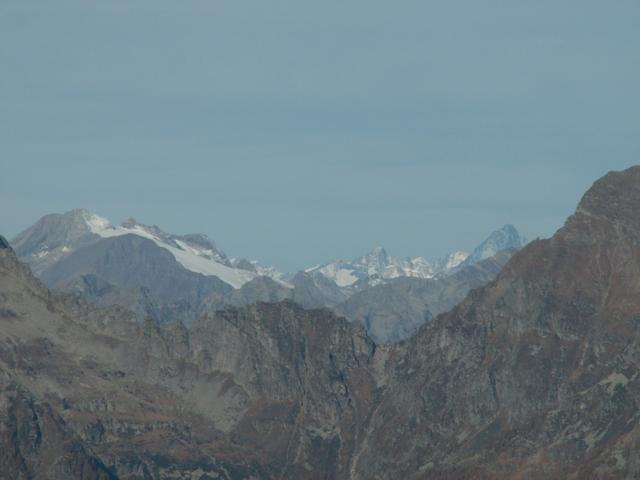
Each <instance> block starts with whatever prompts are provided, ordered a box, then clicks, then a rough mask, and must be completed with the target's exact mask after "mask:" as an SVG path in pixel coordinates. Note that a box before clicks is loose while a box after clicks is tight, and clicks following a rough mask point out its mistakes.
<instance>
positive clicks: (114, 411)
mask: <svg viewBox="0 0 640 480" xmlns="http://www.w3.org/2000/svg"><path fill="white" fill-rule="evenodd" d="M639 211H640V167H635V168H632V169H629V170H627V171H625V172H619V173H611V174H609V175H607V176H606V177H604V178H603V179H601V180H599V181H598V182H596V183H595V184H594V186H593V188H592V189H591V190H590V191H589V192H587V194H586V195H585V197H584V198H583V200H582V201H581V203H580V205H579V207H578V209H577V211H576V213H575V214H574V215H573V216H572V217H570V218H569V219H568V220H567V222H566V224H565V226H564V227H563V228H561V229H560V230H559V231H558V232H557V233H556V235H554V236H553V238H551V239H549V240H538V241H534V242H532V243H531V244H529V245H528V246H527V247H525V248H524V249H523V250H521V251H520V252H518V253H516V254H515V255H514V256H513V257H512V258H511V260H509V262H508V263H507V264H506V266H505V267H504V268H503V269H502V271H501V272H500V274H499V275H498V277H497V278H496V280H495V281H493V282H491V283H490V284H488V285H487V286H485V287H482V288H479V289H476V290H472V291H471V293H470V294H469V295H468V296H467V298H466V299H465V300H464V301H463V302H462V303H461V304H460V305H458V306H457V307H455V308H454V309H453V310H451V311H449V312H448V313H444V314H442V315H440V316H438V317H436V318H435V319H433V321H431V322H429V323H427V324H426V325H424V326H423V327H421V328H420V330H419V331H418V332H417V333H416V334H414V335H413V336H412V337H411V338H409V339H408V340H406V341H404V342H401V343H399V344H397V345H395V346H393V347H381V346H379V345H376V344H375V343H374V342H373V341H372V340H371V339H370V338H369V337H368V336H367V335H366V333H365V331H364V329H363V327H362V326H360V325H358V324H357V323H349V322H348V321H346V320H345V319H343V318H339V317H336V316H335V315H334V314H332V313H331V312H330V311H328V310H324V309H318V310H304V309H302V308H301V307H299V306H297V305H296V304H294V303H292V302H290V301H284V302H280V303H275V304H267V303H258V304H255V305H251V306H246V307H242V308H228V309H226V310H223V311H220V312H217V313H215V314H212V315H209V316H206V317H203V318H200V319H199V320H197V321H195V322H194V323H193V324H192V325H190V326H189V327H188V328H187V327H185V326H184V325H183V324H181V323H170V324H166V325H162V324H160V323H158V322H156V321H153V320H146V321H140V320H139V319H138V318H137V317H136V316H135V315H134V314H132V313H131V312H129V311H126V310H123V309H121V308H115V307H111V308H105V309H99V308H96V307H95V306H92V305H90V304H89V303H87V302H86V301H85V300H84V299H83V298H81V297H78V296H73V295H65V294H56V293H51V292H49V291H48V290H47V289H46V288H45V287H44V285H43V284H42V283H40V282H39V281H38V280H37V279H35V278H34V277H33V276H32V274H31V272H30V270H29V269H28V268H27V267H25V266H24V265H23V264H21V263H20V262H18V260H17V259H16V256H15V254H14V253H13V251H12V250H11V249H10V248H0V441H1V445H0V446H1V447H2V448H0V455H1V456H0V460H1V465H2V467H3V468H2V470H1V471H2V474H3V475H5V477H4V478H25V479H26V478H43V479H45V478H46V479H54V480H58V479H62V478H87V479H88V478H91V479H93V478H100V479H102V478H121V479H145V480H146V479H153V480H160V479H198V480H204V479H211V478H215V479H320V478H322V479H345V480H346V479H350V480H356V479H362V480H365V479H366V480H369V479H385V480H386V479H396V478H397V479H409V480H411V479H469V478H473V479H505V480H506V479H614V478H615V479H635V478H640V456H639V455H638V452H639V451H640V408H639V407H640V405H639V404H638V402H640V400H639V399H640V374H639V366H640V216H639V215H638V214H637V212H639ZM65 475H66V476H65Z"/></svg>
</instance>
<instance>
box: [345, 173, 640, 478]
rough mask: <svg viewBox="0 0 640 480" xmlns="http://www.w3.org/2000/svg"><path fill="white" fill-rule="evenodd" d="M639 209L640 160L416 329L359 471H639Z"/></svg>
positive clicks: (479, 474) (490, 474) (417, 474)
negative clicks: (485, 282)
mask: <svg viewBox="0 0 640 480" xmlns="http://www.w3.org/2000/svg"><path fill="white" fill-rule="evenodd" d="M639 211H640V168H638V167H635V168H632V169H629V170H627V171H625V172H620V173H610V174H608V175H607V176H606V177H604V178H603V179H601V180H599V181H598V182H596V183H595V184H594V186H593V187H592V189H591V190H590V191H589V192H587V194H586V195H585V196H584V198H583V199H582V201H581V202H580V205H579V207H578V209H577V211H576V213H575V215H573V216H572V217H570V218H569V219H568V221H567V222H566V224H565V226H564V227H563V228H562V229H560V230H559V231H558V232H557V233H556V235H554V236H553V238H551V239H549V240H540V241H535V242H533V243H531V244H530V245H528V246H527V247H525V248H524V249H523V250H522V251H521V252H519V253H518V254H516V255H515V256H514V257H513V258H512V260H511V261H510V262H509V263H508V264H507V266H506V267H505V268H504V269H503V271H502V272H501V274H500V275H499V276H498V279H497V281H496V282H494V283H492V284H491V285H489V286H487V287H484V288H482V289H479V290H477V291H474V292H472V294H471V295H470V296H469V297H468V298H467V299H466V301H465V302H463V303H462V304H461V305H459V306H458V307H457V308H455V309H453V310H452V311H451V312H449V313H447V314H444V315H442V316H441V317H439V318H438V319H437V320H436V321H435V322H433V323H432V324H431V325H428V326H426V327H425V328H423V329H422V330H421V331H420V332H419V333H418V334H417V335H416V336H414V337H413V338H412V339H411V340H410V341H409V342H408V345H407V348H406V351H405V352H403V353H402V354H401V356H400V358H399V360H398V362H397V363H396V364H395V366H394V368H393V375H392V380H391V383H390V384H389V387H388V389H387V392H386V395H385V398H384V399H383V401H382V403H381V404H380V405H379V406H378V407H377V408H376V412H375V415H374V420H373V422H372V427H371V430H370V431H369V433H368V435H367V440H366V441H365V442H364V444H363V446H362V452H361V454H360V455H359V457H358V461H357V465H356V468H355V470H354V471H355V472H357V474H356V475H355V478H367V479H369V478H447V479H449V478H558V479H559V478H576V479H583V478H629V479H630V478H639V477H640V456H639V455H638V452H639V451H640V409H639V408H638V407H639V405H638V401H639V400H638V399H639V398H640V378H639V375H638V373H639V365H640V216H639V215H638V212H639ZM380 472H384V473H380Z"/></svg>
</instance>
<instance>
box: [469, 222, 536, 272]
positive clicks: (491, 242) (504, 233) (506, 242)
mask: <svg viewBox="0 0 640 480" xmlns="http://www.w3.org/2000/svg"><path fill="white" fill-rule="evenodd" d="M526 243H527V241H526V239H525V238H524V237H523V236H522V235H520V233H519V232H518V230H516V228H515V227H514V226H513V225H504V226H503V227H502V228H500V229H498V230H496V231H494V232H492V233H491V235H489V237H488V238H487V239H486V240H485V241H483V242H482V243H481V244H480V245H478V246H477V247H476V249H475V250H474V251H473V252H472V253H471V255H469V257H468V258H467V259H466V260H465V261H464V263H463V264H462V265H464V266H466V265H473V264H474V263H477V262H479V261H480V260H484V259H485V258H489V257H493V256H494V255H495V254H496V253H498V252H500V251H502V250H509V249H513V248H521V247H523V246H524V245H525V244H526Z"/></svg>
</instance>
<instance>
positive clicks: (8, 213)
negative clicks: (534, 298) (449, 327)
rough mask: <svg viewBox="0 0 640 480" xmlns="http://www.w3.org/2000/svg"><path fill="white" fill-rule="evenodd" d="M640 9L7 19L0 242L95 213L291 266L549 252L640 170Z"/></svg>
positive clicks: (0, 100) (399, 6)
mask: <svg viewBox="0 0 640 480" xmlns="http://www.w3.org/2000/svg"><path fill="white" fill-rule="evenodd" d="M639 89H640V2H638V0H629V1H624V0H615V1H608V2H606V1H602V0H598V1H592V0H586V1H585V0H580V1H578V0H575V1H562V0H553V1H546V0H543V1H538V0H536V1H526V2H525V1H514V0H510V1H507V0H505V1H495V0H489V1H477V0H469V1H456V0H446V1H438V2H434V1H425V0H421V1H399V2H389V1H384V2H382V1H372V0H367V1H349V2H344V1H341V2H336V1H327V0H325V1H321V2H306V1H300V0H295V1H294V0H287V1H277V0H276V1H274V0H271V1H264V0H260V1H243V0H229V1H226V0H225V1H216V0H208V1H204V0H202V1H195V0H180V1H176V0H171V1H167V0H101V1H98V0H77V1H76V0H74V1H71V0H60V1H56V0H42V1H32V0H1V1H0V149H1V150H0V163H1V165H0V167H1V168H0V232H2V233H4V234H5V235H8V236H13V235H14V234H16V233H17V232H18V231H20V230H21V229H23V228H25V227H27V226H28V225H30V224H31V223H33V222H34V221H35V220H36V219H37V218H39V217H40V216H41V215H43V214H45V213H49V212H62V211H65V210H69V209H71V208H74V207H85V208H88V209H90V210H93V211H95V212H97V213H100V214H102V215H104V216H106V217H108V218H110V219H111V220H112V221H117V222H119V221H121V220H123V219H124V218H126V217H128V216H134V217H136V218H138V219H139V220H140V221H143V222H144V223H151V224H158V225H159V226H161V227H163V228H164V229H166V230H168V231H172V232H175V233H186V232H191V231H200V232H203V233H207V234H208V235H209V236H210V237H211V238H212V239H214V240H215V241H216V242H217V243H218V245H219V246H220V247H221V248H222V249H223V250H225V251H226V252H227V253H228V254H230V255H239V256H246V257H250V258H257V259H259V260H260V261H261V262H262V263H265V264H273V265H275V266H277V267H278V268H281V269H286V270H294V269H296V268H299V267H303V266H307V265H310V264H314V263H317V262H321V261H324V260H328V259H331V258H351V257H353V256H356V255H358V254H360V253H364V252H365V251H367V250H369V249H370V248H372V247H374V246H376V245H378V244H382V245H385V246H386V247H387V250H388V251H389V252H390V253H393V254H396V255H399V256H400V255H425V256H427V257H429V258H431V257H436V256H439V255H441V254H443V253H445V252H447V251H450V250H452V249H459V248H463V249H469V248H472V247H473V246H474V245H475V244H476V243H478V241H480V240H481V239H482V238H483V237H485V236H486V234H488V233H489V232H490V231H491V230H493V229H494V228H496V227H499V226H501V225H502V224H504V223H513V224H514V225H516V227H518V229H519V230H521V231H522V232H523V233H524V234H525V235H527V236H529V237H536V236H547V235H549V234H551V233H552V232H553V231H554V230H555V229H556V228H557V227H559V226H560V225H561V224H562V222H563V221H564V218H565V217H566V216H567V214H569V213H570V212H571V211H572V210H573V209H574V207H575V205H576V203H577V201H578V200H579V197H580V195H581V193H582V192H583V191H584V190H585V189H586V188H587V187H588V186H589V185H590V184H591V183H592V182H593V181H594V180H595V179H596V178H597V177H599V176H601V175H602V174H603V173H605V172H606V171H608V170H612V169H622V168H624V167H627V166H629V165H632V164H634V163H640V155H639V154H640V93H639Z"/></svg>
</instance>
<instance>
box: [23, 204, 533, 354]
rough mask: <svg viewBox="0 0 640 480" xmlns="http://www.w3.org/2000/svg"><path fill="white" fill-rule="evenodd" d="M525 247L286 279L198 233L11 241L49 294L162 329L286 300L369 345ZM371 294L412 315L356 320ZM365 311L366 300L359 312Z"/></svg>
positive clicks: (129, 231)
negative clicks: (335, 319)
mask: <svg viewBox="0 0 640 480" xmlns="http://www.w3.org/2000/svg"><path fill="white" fill-rule="evenodd" d="M524 243H525V240H524V239H523V238H522V237H521V236H520V235H519V234H518V232H517V231H516V230H515V228H514V227H512V226H510V225H507V226H505V227H503V228H501V229H500V230H497V231H495V232H493V233H492V234H491V235H490V236H489V238H487V239H486V240H485V241H484V242H482V244H480V245H479V246H478V247H477V248H476V249H475V250H474V251H473V252H472V254H471V255H469V254H467V253H465V252H461V251H456V252H453V253H451V254H449V255H447V256H446V257H444V258H442V259H439V260H436V261H434V262H429V261H427V260H426V259H424V258H423V257H415V258H395V257H392V256H390V255H388V254H387V252H386V251H385V250H384V248H382V247H378V248H376V249H374V250H372V251H371V252H370V253H368V254H366V255H363V256H362V257H359V258H357V259H355V260H353V261H351V262H344V261H338V262H330V263H326V264H324V265H319V266H315V267H311V268H308V269H305V270H304V271H300V272H298V273H295V274H286V273H282V272H278V271H276V270H275V269H274V268H265V267H262V266H261V265H260V264H259V263H258V262H256V261H249V260H246V259H238V258H229V257H228V256H227V255H226V254H225V253H224V252H223V251H222V250H220V249H219V248H218V247H217V246H216V245H215V243H213V242H212V241H211V240H210V239H209V238H207V237H206V236H205V235H202V234H189V235H174V234H169V233H166V232H164V231H163V230H161V229H160V228H159V227H157V226H147V225H144V224H142V223H140V222H137V221H136V220H134V219H129V220H127V221H125V222H123V223H122V224H121V225H113V224H112V223H111V222H110V221H108V220H107V219H105V218H103V217H100V216H99V215H96V214H94V213H91V212H88V211H86V210H83V209H76V210H71V211H69V212H67V213H64V214H50V215H46V216H44V217H42V218H41V219H40V220H38V221H37V222H36V223H35V224H34V225H33V226H31V227H29V228H28V229H26V230H25V231H23V232H22V233H20V234H19V235H17V236H16V238H15V239H13V240H12V242H11V244H12V245H13V247H14V248H15V251H16V253H17V255H18V257H19V259H20V260H22V261H24V262H26V263H28V264H29V265H30V266H31V268H32V270H33V271H34V273H35V274H36V275H37V276H38V277H39V278H40V279H41V280H42V281H44V282H45V284H47V285H48V286H49V287H50V288H55V289H59V290H64V291H71V292H77V293H81V294H83V295H84V296H85V297H86V298H88V299H90V300H92V301H94V302H95V303H96V304H98V305H103V306H106V305H111V304H117V305H121V306H124V307H126V308H129V309H131V310H133V311H135V312H137V313H138V314H140V315H143V316H144V315H148V316H151V317H153V318H156V319H159V320H161V321H170V320H182V321H186V322H190V321H193V320H195V319H196V318H198V317H199V316H201V315H203V314H204V313H206V312H208V311H212V310H216V309H220V308H224V307H225V306H228V305H232V306H242V305H248V304H251V303H255V302H256V301H266V302H277V301H281V300H284V299H292V300H294V301H295V302H297V303H299V304H300V305H302V306H304V307H307V308H315V307H330V308H335V309H336V311H339V312H341V313H342V314H345V315H347V316H348V317H350V318H352V319H354V320H358V321H362V322H364V323H365V324H366V325H367V328H368V329H369V333H370V334H371V335H372V336H373V338H374V339H375V340H376V341H383V342H387V341H397V340H401V339H402V338H405V337H406V336H407V335H409V334H410V333H411V332H413V331H414V330H415V328H417V327H418V326H419V325H421V324H422V323H424V322H425V321H427V320H429V319H430V318H431V317H432V316H434V315H436V314H438V313H440V312H442V311H444V310H446V309H448V308H450V307H452V306H453V305H454V304H455V303H457V302H458V301H460V300H461V299H462V298H463V297H464V295H465V294H466V293H467V292H468V291H469V289H471V288H475V287H478V286H480V285H482V284H484V283H486V282H487V281H489V280H491V279H492V278H493V276H495V274H496V273H497V272H498V270H499V268H500V267H501V266H502V265H503V264H504V262H506V260H507V259H508V258H509V255H505V254H501V255H500V256H499V257H496V255H497V254H499V253H502V252H510V253H512V252H513V251H514V250H516V249H518V248H520V247H521V246H522V245H524ZM487 259H493V261H492V262H488V263H487V261H486V260H487ZM482 262H484V264H482V265H480V263H482ZM487 264H494V265H495V266H494V267H493V268H486V266H487ZM453 274H455V275H453ZM445 278H447V280H444V279H445ZM402 279H405V280H406V279H414V281H413V284H414V285H416V288H418V289H420V288H422V289H423V290H424V289H425V288H426V289H428V290H429V291H430V292H432V293H431V294H430V295H427V296H424V295H420V296H419V298H415V296H414V298H411V299H409V298H407V297H408V296H413V293H412V292H414V291H415V289H414V290H411V292H409V291H404V290H403V288H402V287H400V289H398V288H397V287H395V285H396V283H398V282H399V283H400V284H403V285H405V284H407V282H404V281H403V280H402ZM422 284H424V285H422ZM417 285H421V286H417ZM387 286H388V287H387ZM372 287H382V288H383V290H385V289H388V290H389V291H394V292H395V293H394V296H395V298H396V299H397V301H398V302H402V303H406V304H409V303H411V304H413V305H414V307H413V308H412V309H410V310H406V309H405V310H404V311H400V310H393V311H390V310H389V305H385V309H386V312H387V313H386V314H385V317H386V318H385V320H384V321H383V320H382V319H381V317H379V318H377V319H376V320H372V316H371V314H367V315H363V314H361V311H362V308H361V307H360V306H359V304H358V302H359V301H361V300H364V299H366V298H367V296H366V295H365V296H358V295H355V296H354V294H356V293H358V292H363V291H366V290H368V289H369V288H372ZM401 292H402V293H401ZM352 297H353V298H352ZM348 299H349V304H348V305H345V306H344V307H343V306H342V304H343V303H344V302H346V301H347V300H348ZM416 302H417V303H416ZM372 305H373V303H371V302H368V301H367V311H370V308H371V307H372ZM380 307H381V308H382V305H381V306H380Z"/></svg>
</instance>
